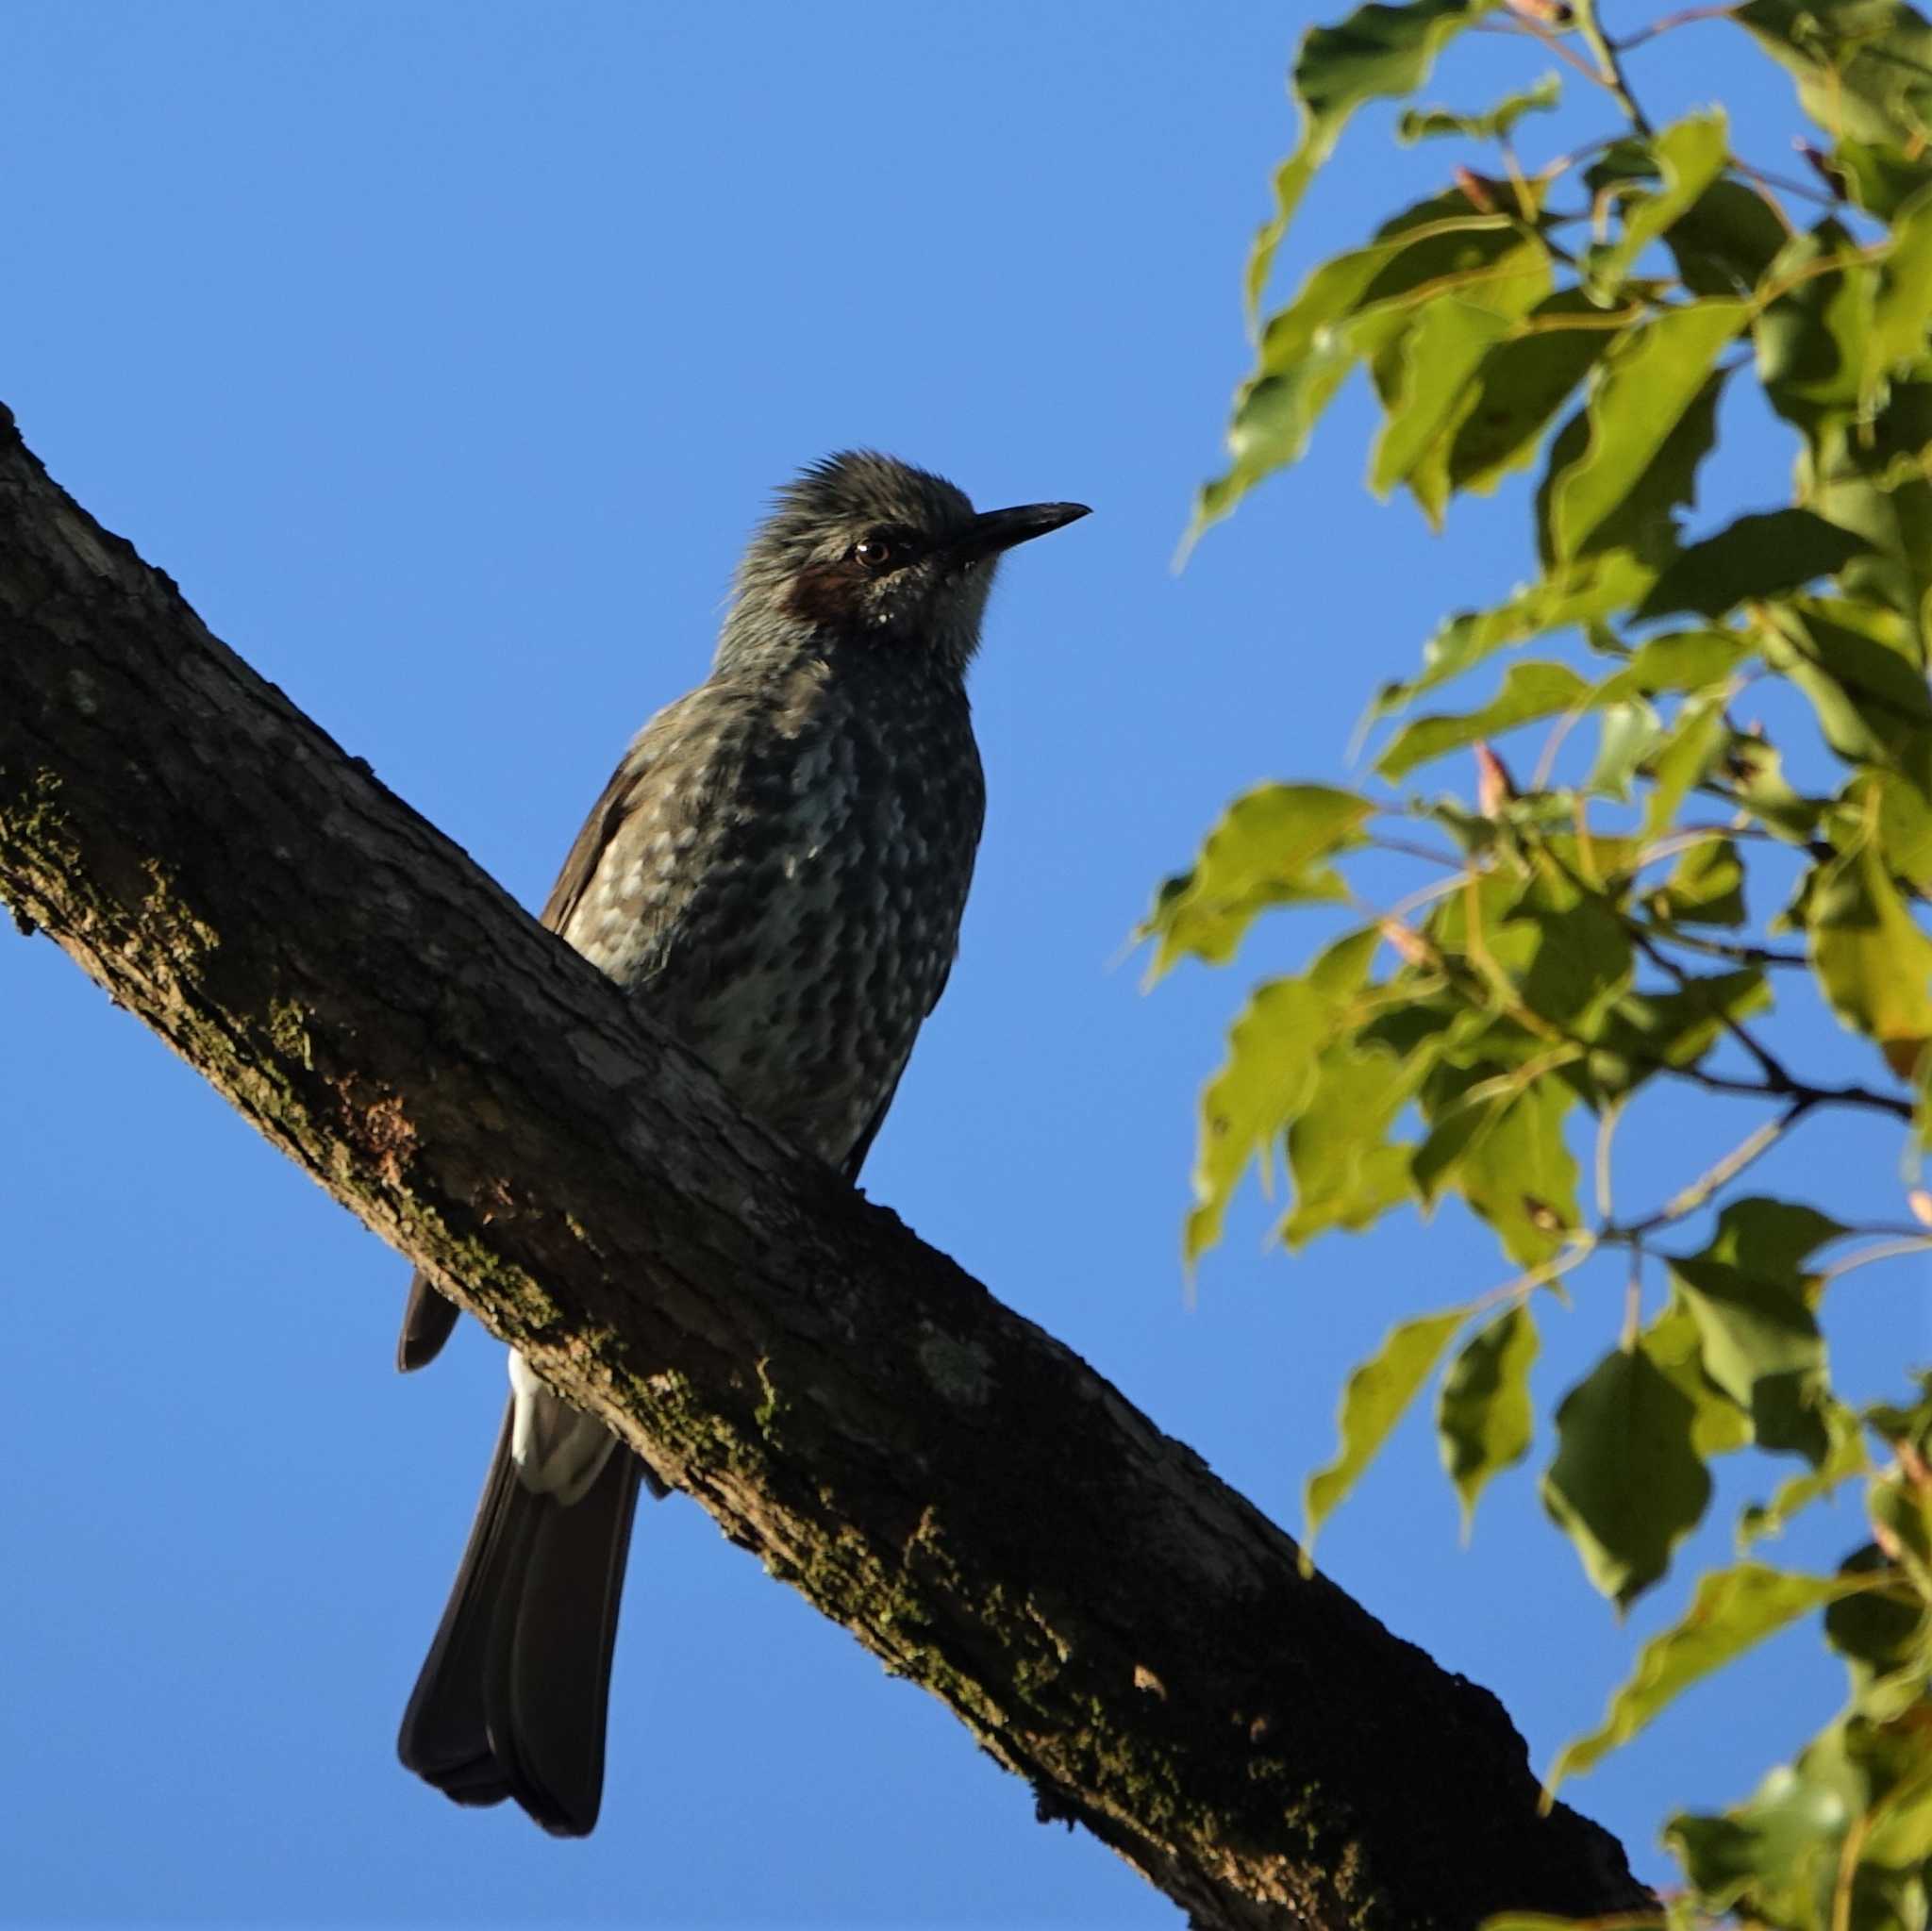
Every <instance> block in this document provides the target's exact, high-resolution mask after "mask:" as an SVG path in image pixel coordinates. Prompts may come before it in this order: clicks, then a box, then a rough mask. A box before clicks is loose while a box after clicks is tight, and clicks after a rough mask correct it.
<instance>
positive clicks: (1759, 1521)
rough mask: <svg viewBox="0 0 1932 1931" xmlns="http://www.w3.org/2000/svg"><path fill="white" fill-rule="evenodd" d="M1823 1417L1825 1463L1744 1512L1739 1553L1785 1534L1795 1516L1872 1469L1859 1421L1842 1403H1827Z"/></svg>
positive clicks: (1794, 1479) (1797, 1477) (1740, 1526)
mask: <svg viewBox="0 0 1932 1931" xmlns="http://www.w3.org/2000/svg"><path fill="white" fill-rule="evenodd" d="M1823 1417H1824V1432H1825V1436H1826V1439H1827V1440H1828V1442H1829V1446H1828V1448H1827V1449H1826V1452H1825V1457H1824V1461H1823V1462H1822V1463H1821V1464H1820V1465H1819V1466H1818V1467H1817V1468H1815V1469H1807V1471H1806V1472H1805V1473H1803V1474H1800V1475H1793V1476H1791V1477H1790V1480H1789V1481H1786V1482H1781V1483H1779V1484H1778V1488H1777V1492H1776V1493H1775V1494H1774V1495H1773V1496H1772V1498H1771V1500H1770V1501H1769V1502H1760V1503H1753V1504H1752V1505H1751V1507H1748V1508H1746V1509H1745V1510H1744V1511H1743V1513H1742V1514H1741V1515H1740V1517H1739V1518H1738V1547H1739V1549H1740V1551H1741V1550H1745V1549H1749V1548H1750V1547H1751V1546H1752V1545H1753V1544H1754V1543H1756V1542H1759V1541H1762V1540H1764V1539H1765V1538H1766V1537H1767V1536H1775V1535H1779V1534H1782V1533H1783V1531H1784V1528H1785V1525H1786V1523H1789V1522H1790V1520H1791V1518H1792V1517H1793V1516H1794V1515H1797V1514H1798V1513H1799V1512H1800V1511H1801V1510H1803V1509H1807V1508H1809V1507H1811V1505H1812V1504H1813V1503H1815V1502H1822V1501H1824V1500H1825V1499H1826V1498H1827V1497H1829V1496H1830V1495H1831V1494H1832V1493H1833V1492H1834V1491H1835V1490H1838V1489H1840V1488H1841V1487H1842V1486H1843V1485H1844V1484H1845V1483H1846V1482H1849V1481H1852V1480H1853V1479H1855V1478H1856V1477H1857V1476H1859V1475H1862V1474H1864V1473H1866V1472H1867V1470H1869V1469H1870V1467H1871V1465H1872V1463H1871V1457H1869V1456H1868V1455H1867V1454H1866V1453H1865V1436H1864V1431H1863V1430H1862V1429H1861V1428H1860V1427H1859V1425H1858V1418H1857V1416H1856V1415H1854V1414H1853V1413H1852V1412H1851V1411H1850V1410H1849V1409H1848V1408H1846V1407H1844V1406H1843V1404H1842V1403H1840V1402H1826V1403H1825V1404H1824V1408H1823Z"/></svg>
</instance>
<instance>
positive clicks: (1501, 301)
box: [1194, 188, 1549, 533]
mask: <svg viewBox="0 0 1932 1931" xmlns="http://www.w3.org/2000/svg"><path fill="white" fill-rule="evenodd" d="M1548 285H1549V271H1548V264H1547V259H1546V258H1545V257H1544V256H1543V252H1542V250H1541V248H1538V247H1536V246H1535V245H1534V244H1533V243H1529V244H1526V243H1525V241H1524V233H1523V224H1522V222H1521V220H1520V219H1519V218H1517V217H1516V216H1514V215H1511V214H1506V213H1502V212H1499V211H1497V210H1495V209H1493V208H1485V207H1479V206H1478V205H1477V204H1476V203H1475V202H1474V201H1472V200H1471V199H1470V197H1469V195H1468V194H1467V193H1466V192H1465V191H1463V190H1461V189H1459V188H1458V189H1454V190H1451V191H1449V192H1447V193H1443V194H1438V195H1433V196H1431V197H1430V198H1429V199H1428V200H1426V201H1422V202H1418V203H1417V204H1416V205H1415V206H1414V207H1412V208H1405V209H1404V210H1403V211H1402V212H1401V213H1400V214H1398V215H1396V216H1395V217H1394V218H1393V219H1392V220H1391V221H1388V222H1385V223H1384V224H1383V225H1382V226H1381V227H1380V228H1379V229H1377V230H1376V233H1375V237H1374V241H1371V242H1370V243H1369V244H1368V245H1367V246H1366V247H1362V248H1355V249H1350V250H1349V251H1347V252H1346V253H1345V254H1342V255H1339V256H1337V257H1335V258H1333V259H1332V260H1330V261H1326V262H1324V263H1323V264H1322V265H1321V266H1320V267H1319V268H1317V269H1316V270H1315V271H1314V272H1313V273H1312V274H1311V275H1309V276H1308V278H1307V281H1306V282H1304V283H1303V285H1302V287H1301V289H1300V290H1299V291H1297V293H1296V295H1295V297H1294V300H1293V301H1291V303H1290V304H1289V305H1288V307H1287V308H1283V309H1282V310H1280V312H1279V313H1277V314H1275V315H1274V316H1272V317H1271V318H1270V319H1269V322H1268V325H1267V327H1266V328H1265V329H1264V330H1263V331H1262V335H1261V341H1260V348H1259V355H1258V358H1257V365H1256V369H1255V373H1254V374H1253V375H1251V376H1250V377H1249V378H1248V380H1247V381H1246V382H1244V383H1243V384H1242V385H1241V390H1240V391H1238V393H1237V394H1236V397H1235V407H1234V414H1233V417H1232V419H1231V421H1230V422H1229V424H1228V431H1227V446H1228V452H1229V454H1230V456H1231V457H1232V458H1233V464H1232V467H1231V468H1230V469H1229V470H1228V472H1227V473H1226V474H1224V475H1223V476H1222V477H1220V478H1219V479H1218V480H1216V481H1215V482H1212V483H1210V484H1208V486H1207V488H1206V489H1205V490H1204V491H1202V494H1201V497H1200V500H1199V502H1198V503H1197V505H1196V508H1195V517H1194V530H1195V532H1196V533H1198V532H1199V531H1200V530H1201V529H1202V528H1204V527H1205V526H1206V525H1207V524H1208V523H1211V522H1213V521H1214V520H1215V519H1216V518H1218V517H1220V516H1224V515H1225V514H1226V513H1227V511H1228V510H1229V509H1231V508H1233V507H1234V505H1235V504H1236V503H1237V502H1238V501H1239V500H1240V498H1241V496H1242V495H1243V494H1244V493H1245V492H1246V491H1248V490H1249V489H1251V488H1252V487H1253V486H1254V485H1255V484H1256V483H1257V482H1258V481H1260V479H1261V478H1262V477H1263V476H1265V475H1268V474H1271V473H1272V472H1273V471H1274V470H1277V469H1280V468H1282V467H1284V466H1285V465H1287V464H1289V463H1292V462H1295V461H1298V460H1299V459H1300V458H1301V455H1302V453H1303V451H1304V450H1305V449H1306V448H1307V440H1308V437H1309V434H1310V433H1311V432H1312V430H1313V428H1314V425H1315V423H1316V422H1317V420H1318V419H1319V418H1320V416H1321V414H1322V411H1323V410H1324V409H1325V408H1327V406H1328V404H1329V403H1330V402H1331V401H1332V400H1333V399H1334V397H1335V394H1336V391H1338V390H1339V389H1340V388H1341V384H1342V383H1343V382H1344V381H1345V380H1346V379H1347V378H1348V375H1349V374H1350V373H1351V371H1353V370H1354V368H1355V367H1356V365H1357V363H1358V362H1360V361H1362V360H1363V359H1365V358H1366V359H1369V360H1371V361H1372V362H1378V361H1388V360H1391V359H1392V360H1393V361H1394V362H1396V363H1399V360H1400V356H1401V352H1402V347H1403V339H1404V337H1405V336H1406V335H1407V333H1408V331H1410V330H1411V329H1413V328H1415V327H1417V326H1420V325H1424V324H1430V318H1431V316H1432V315H1433V312H1434V308H1435V307H1436V305H1437V303H1438V302H1439V301H1440V300H1441V298H1442V297H1443V296H1445V295H1450V294H1453V295H1455V296H1456V297H1457V298H1458V299H1460V300H1462V301H1464V302H1466V303H1468V304H1469V305H1470V306H1472V307H1474V308H1496V309H1497V310H1498V311H1499V312H1502V313H1506V314H1512V315H1513V314H1516V313H1518V312H1520V311H1521V310H1522V309H1523V308H1527V307H1528V306H1529V305H1530V304H1531V303H1533V302H1535V301H1536V300H1537V298H1538V296H1539V295H1540V294H1541V292H1542V291H1543V290H1545V289H1546V288H1547V287H1548ZM1430 325H1431V326H1432V327H1433V324H1430ZM1453 400H1454V398H1453V396H1452V397H1451V398H1449V399H1448V400H1447V401H1445V402H1444V403H1443V405H1442V407H1444V408H1449V407H1450V406H1451V405H1452V404H1453ZM1424 402H1425V404H1426V405H1427V406H1428V407H1430V408H1434V407H1435V406H1436V403H1435V398H1434V397H1426V398H1424Z"/></svg>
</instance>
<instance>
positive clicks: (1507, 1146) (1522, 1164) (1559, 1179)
mask: <svg viewBox="0 0 1932 1931" xmlns="http://www.w3.org/2000/svg"><path fill="white" fill-rule="evenodd" d="M1574 1099H1575V1095H1574V1093H1573V1092H1572V1091H1571V1090H1570V1089H1569V1088H1568V1087H1567V1086H1565V1085H1564V1084H1563V1083H1562V1082H1561V1081H1560V1080H1556V1079H1540V1080H1538V1081H1536V1082H1535V1083H1534V1084H1532V1085H1531V1086H1530V1087H1528V1088H1527V1089H1526V1090H1524V1091H1523V1092H1522V1093H1519V1094H1518V1095H1517V1096H1516V1098H1514V1099H1513V1100H1511V1101H1510V1102H1509V1104H1508V1105H1507V1106H1506V1107H1502V1108H1501V1109H1500V1110H1499V1111H1498V1113H1497V1114H1496V1117H1495V1118H1494V1120H1493V1121H1491V1123H1490V1124H1489V1126H1488V1128H1487V1130H1486V1131H1485V1132H1484V1133H1483V1134H1482V1135H1481V1136H1480V1137H1479V1138H1478V1139H1477V1140H1476V1141H1475V1142H1474V1145H1472V1146H1471V1148H1470V1149H1469V1151H1468V1153H1467V1154H1466V1155H1465V1156H1464V1157H1463V1159H1462V1161H1461V1163H1460V1164H1459V1166H1458V1167H1457V1170H1456V1174H1455V1185H1456V1188H1457V1191H1458V1192H1459V1193H1460V1194H1461V1195H1462V1197H1463V1198H1464V1199H1465V1200H1466V1201H1467V1202H1468V1203H1469V1205H1470V1206H1471V1207H1473V1208H1474V1210H1475V1211H1476V1212H1477V1213H1478V1214H1480V1215H1481V1216H1482V1218H1483V1219H1484V1220H1486V1221H1487V1222H1488V1223H1489V1224H1490V1225H1491V1228H1493V1229H1494V1230H1495V1234H1496V1238H1497V1239H1498V1240H1500V1241H1501V1242H1502V1243H1503V1251H1504V1253H1506V1254H1507V1256H1508V1257H1509V1258H1510V1259H1511V1260H1513V1261H1515V1262H1516V1263H1517V1265H1518V1266H1520V1267H1535V1266H1538V1265H1540V1264H1541V1262H1543V1261H1545V1260H1549V1259H1551V1258H1553V1257H1555V1256H1556V1255H1557V1253H1559V1252H1560V1251H1561V1249H1562V1246H1563V1242H1564V1239H1565V1237H1566V1236H1567V1235H1568V1234H1569V1233H1571V1232H1572V1231H1573V1230H1574V1228H1575V1227H1576V1225H1577V1224H1578V1223H1579V1221H1580V1220H1581V1218H1582V1216H1581V1214H1580V1212H1579V1210H1578V1207H1577V1204H1576V1183H1577V1178H1578V1173H1577V1166H1576V1161H1575V1158H1574V1156H1573V1155H1572V1154H1571V1152H1570V1149H1569V1147H1568V1146H1567V1145H1566V1144H1565V1142H1564V1140H1563V1117H1564V1115H1565V1114H1566V1113H1567V1112H1568V1111H1569V1109H1570V1107H1571V1106H1572V1104H1573V1103H1574Z"/></svg>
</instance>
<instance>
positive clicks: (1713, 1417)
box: [1643, 1294, 1751, 1461]
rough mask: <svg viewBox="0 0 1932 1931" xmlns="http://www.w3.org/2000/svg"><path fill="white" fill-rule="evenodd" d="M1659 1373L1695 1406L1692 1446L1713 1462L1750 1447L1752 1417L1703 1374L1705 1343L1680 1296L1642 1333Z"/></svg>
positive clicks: (1692, 1408)
mask: <svg viewBox="0 0 1932 1931" xmlns="http://www.w3.org/2000/svg"><path fill="white" fill-rule="evenodd" d="M1643 1346H1644V1350H1645V1352H1646V1353H1647V1354H1648V1355H1649V1356H1650V1358H1651V1359H1652V1360H1653V1361H1654V1362H1656V1363H1657V1372H1658V1373H1660V1374H1662V1375H1663V1376H1664V1378H1665V1379H1666V1380H1667V1381H1669V1382H1670V1383H1671V1385H1672V1386H1673V1387H1674V1388H1675V1390H1677V1392H1678V1393H1679V1394H1681V1395H1682V1396H1683V1397H1684V1399H1685V1400H1686V1401H1687V1402H1689V1403H1690V1404H1691V1415H1692V1417H1693V1419H1692V1421H1691V1447H1692V1448H1693V1449H1695V1450H1696V1452H1697V1453H1698V1454H1699V1455H1700V1456H1702V1457H1704V1458H1705V1460H1707V1461H1708V1460H1710V1459H1711V1458H1712V1457H1715V1456H1720V1455H1735V1454H1736V1453H1737V1451H1738V1450H1739V1449H1740V1448H1748V1447H1749V1446H1750V1445H1751V1417H1750V1416H1749V1415H1747V1414H1746V1413H1745V1412H1744V1410H1743V1409H1742V1408H1740V1407H1739V1406H1738V1405H1737V1403H1736V1402H1734V1401H1733V1400H1732V1399H1731V1398H1730V1396H1729V1395H1727V1394H1726V1393H1725V1392H1724V1390H1723V1389H1721V1388H1719V1387H1718V1386H1717V1384H1716V1383H1715V1382H1713V1381H1712V1380H1711V1378H1710V1376H1709V1375H1708V1374H1707V1373H1705V1372H1704V1343H1703V1341H1702V1340H1701V1339H1700V1338H1699V1336H1698V1332H1697V1323H1696V1322H1695V1320H1693V1319H1692V1318H1691V1310H1690V1308H1688V1307H1685V1305H1684V1301H1683V1297H1682V1296H1681V1295H1679V1294H1673V1295H1672V1296H1671V1300H1670V1305H1669V1306H1668V1307H1666V1308H1665V1309H1664V1310H1663V1312H1662V1313H1661V1314H1659V1315H1658V1316H1657V1319H1656V1320H1655V1321H1653V1322H1652V1323H1650V1325H1649V1326H1648V1327H1646V1328H1645V1329H1644V1330H1643Z"/></svg>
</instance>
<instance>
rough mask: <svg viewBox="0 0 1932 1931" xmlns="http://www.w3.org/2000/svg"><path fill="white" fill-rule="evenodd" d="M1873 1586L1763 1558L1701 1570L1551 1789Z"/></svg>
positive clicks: (1554, 1773) (1566, 1752)
mask: <svg viewBox="0 0 1932 1931" xmlns="http://www.w3.org/2000/svg"><path fill="white" fill-rule="evenodd" d="M1867 1587H1869V1584H1868V1583H1867V1581H1866V1580H1865V1578H1863V1577H1860V1576H1844V1575H1792V1574H1790V1573H1787V1572H1786V1571H1783V1570H1778V1569H1767V1568H1765V1567H1764V1566H1763V1565H1762V1564H1761V1563H1757V1562H1740V1563H1739V1564H1738V1565H1737V1566H1736V1568H1734V1569H1719V1570H1713V1571H1712V1572H1711V1573H1709V1574H1707V1575H1704V1576H1701V1577H1700V1578H1699V1579H1698V1584H1697V1592H1696V1594H1695V1595H1694V1596H1692V1597H1691V1606H1690V1608H1689V1609H1687V1610H1686V1611H1685V1613H1684V1615H1683V1616H1682V1618H1681V1619H1680V1620H1679V1621H1678V1622H1677V1623H1674V1624H1673V1625H1672V1627H1671V1628H1669V1629H1667V1630H1665V1631H1664V1632H1663V1634H1662V1635H1661V1636H1656V1637H1653V1638H1652V1639H1651V1640H1649V1641H1648V1642H1647V1643H1645V1644H1644V1645H1643V1649H1642V1651H1641V1654H1640V1655H1639V1656H1638V1658H1637V1667H1636V1669H1635V1670H1633V1671H1632V1672H1631V1674H1630V1680H1629V1681H1628V1682H1627V1683H1625V1684H1624V1686H1623V1687H1622V1688H1621V1689H1620V1690H1618V1691H1617V1693H1616V1694H1615V1695H1614V1696H1613V1697H1611V1699H1610V1704H1609V1707H1608V1709H1607V1711H1606V1712H1605V1714H1604V1721H1603V1723H1601V1724H1600V1725H1599V1726H1598V1727H1597V1728H1596V1729H1594V1730H1592V1731H1591V1733H1590V1735H1589V1736H1587V1737H1579V1738H1578V1739H1577V1740H1576V1741H1575V1742H1574V1743H1567V1744H1565V1745H1564V1747H1563V1750H1562V1752H1561V1754H1560V1755H1559V1756H1557V1761H1556V1763H1555V1765H1554V1766H1553V1767H1552V1768H1551V1771H1550V1774H1549V1777H1548V1780H1547V1783H1548V1788H1549V1789H1550V1790H1555V1789H1556V1788H1557V1785H1558V1784H1560V1783H1561V1782H1562V1781H1563V1779H1564V1778H1565V1777H1572V1776H1581V1775H1582V1774H1583V1773H1585V1772H1586V1771H1590V1770H1593V1769H1594V1768H1595V1767H1596V1766H1597V1764H1599V1763H1600V1762H1602V1761H1603V1759H1604V1758H1605V1757H1606V1756H1608V1755H1609V1754H1610V1752H1611V1751H1612V1750H1617V1749H1620V1748H1622V1746H1623V1745H1624V1744H1625V1743H1627V1742H1629V1740H1631V1738H1633V1737H1634V1736H1636V1735H1637V1733H1638V1732H1639V1731H1640V1730H1641V1729H1642V1728H1643V1727H1644V1726H1645V1725H1646V1724H1648V1723H1650V1722H1651V1721H1652V1720H1653V1719H1654V1718H1655V1717H1656V1716H1657V1714H1658V1712H1659V1711H1661V1710H1662V1709H1663V1708H1664V1707H1665V1706H1667V1705H1668V1704H1669V1703H1670V1702H1671V1701H1672V1700H1673V1699H1674V1698H1675V1697H1677V1696H1679V1695H1681V1694H1682V1693H1683V1691H1685V1690H1688V1689H1689V1688H1690V1687H1691V1684H1693V1683H1695V1682H1698V1681H1699V1680H1700V1679H1701V1678H1703V1677H1706V1676H1708V1675H1709V1674H1710V1673H1711V1672H1712V1671H1714V1670H1721V1669H1723V1668H1724V1665H1725V1664H1726V1663H1730V1662H1735V1661H1736V1660H1737V1658H1738V1657H1739V1656H1742V1655H1744V1654H1745V1652H1746V1651H1748V1650H1751V1649H1754V1648H1756V1647H1757V1644H1758V1643H1760V1642H1762V1641H1764V1640H1766V1639H1767V1638H1768V1637H1773V1636H1775V1635H1776V1634H1777V1633H1778V1631H1779V1630H1781V1629H1787V1628H1789V1627H1790V1625H1791V1624H1792V1623H1795V1622H1796V1621H1797V1620H1798V1618H1799V1617H1801V1616H1807V1615H1809V1614H1810V1613H1811V1612H1812V1611H1813V1610H1814V1609H1818V1608H1822V1607H1823V1606H1824V1605H1825V1604H1826V1603H1831V1602H1836V1601H1837V1600H1838V1599H1839V1598H1840V1596H1845V1595H1850V1594H1853V1593H1855V1592H1856V1591H1857V1590H1862V1589H1865V1588H1867Z"/></svg>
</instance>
